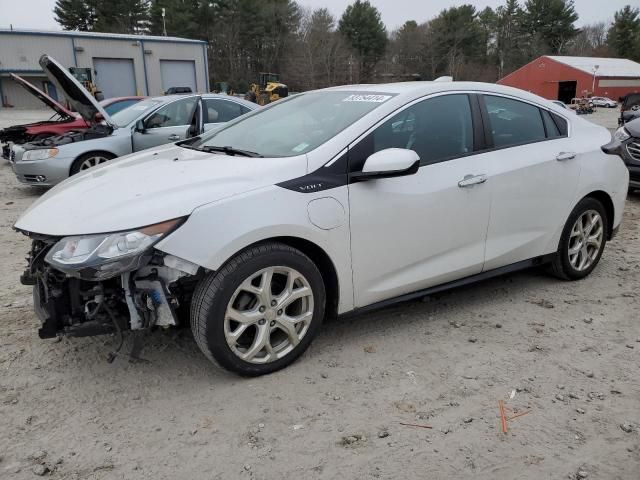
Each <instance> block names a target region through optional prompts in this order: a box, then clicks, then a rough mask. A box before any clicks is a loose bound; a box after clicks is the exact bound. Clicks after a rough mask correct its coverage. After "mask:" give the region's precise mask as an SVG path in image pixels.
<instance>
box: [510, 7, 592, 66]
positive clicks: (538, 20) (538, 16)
mask: <svg viewBox="0 0 640 480" xmlns="http://www.w3.org/2000/svg"><path fill="white" fill-rule="evenodd" d="M576 20H578V14H577V13H576V11H575V8H574V6H573V0H527V1H526V2H525V5H524V11H523V13H522V27H523V30H524V31H525V32H527V33H528V35H529V37H530V50H531V52H530V53H531V54H532V55H537V54H540V53H552V54H560V53H563V50H564V48H565V47H566V45H567V43H568V42H569V41H570V40H571V39H572V38H574V37H575V36H576V35H577V34H578V32H579V31H580V30H578V29H577V28H576V27H575V26H574V23H575V22H576ZM541 50H542V51H541Z"/></svg>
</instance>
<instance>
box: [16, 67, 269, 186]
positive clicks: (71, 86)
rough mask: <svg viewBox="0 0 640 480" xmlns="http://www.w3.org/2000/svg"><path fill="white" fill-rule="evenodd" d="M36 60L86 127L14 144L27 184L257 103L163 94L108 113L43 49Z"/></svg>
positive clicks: (186, 132) (190, 132)
mask: <svg viewBox="0 0 640 480" xmlns="http://www.w3.org/2000/svg"><path fill="white" fill-rule="evenodd" d="M40 65H41V66H42V69H43V70H44V71H45V73H46V74H47V76H48V77H49V79H50V81H51V82H52V83H53V84H54V85H56V87H57V88H58V89H59V90H60V91H63V90H64V91H65V94H66V96H67V98H69V99H71V100H70V103H71V104H72V106H73V108H75V109H76V110H77V111H78V113H79V114H80V115H81V116H82V118H83V119H84V121H86V122H87V123H88V124H90V125H91V127H90V128H88V129H86V130H83V131H80V132H70V133H68V134H66V135H61V136H56V137H50V138H46V139H44V140H40V141H36V142H31V143H26V144H24V145H14V146H13V147H12V151H11V164H12V166H13V169H14V172H15V173H16V176H17V177H18V180H19V181H20V182H22V183H25V184H28V185H40V186H53V185H55V184H57V183H59V182H61V181H62V180H64V179H66V178H68V177H69V176H71V175H74V174H76V173H78V172H80V171H81V170H86V169H88V168H91V167H94V166H96V165H98V164H101V163H104V162H106V161H108V160H111V159H113V158H116V157H120V156H122V155H127V154H129V153H132V152H136V151H138V150H144V149H146V148H150V147H155V146H158V145H162V144H165V143H170V142H177V141H178V140H184V139H185V138H189V137H194V136H197V135H200V134H201V133H203V132H205V131H208V130H211V129H215V128H219V127H220V126H221V125H222V124H223V123H224V122H227V121H229V120H233V119H234V118H236V117H239V116H240V115H243V114H245V113H247V112H250V111H251V110H254V109H256V108H259V107H258V106H257V105H255V104H253V103H251V102H247V101H244V100H241V99H238V98H235V97H229V96H227V95H215V94H204V95H193V94H192V95H167V96H162V97H154V98H148V99H146V100H143V101H141V102H139V103H137V104H135V105H132V106H130V107H128V108H125V109H124V110H121V111H119V112H116V113H115V114H113V115H109V114H108V113H107V112H106V110H105V109H104V108H103V107H102V106H101V105H100V104H99V103H97V102H96V100H95V99H94V98H93V96H92V95H90V94H89V93H88V92H87V91H86V90H85V89H84V87H82V85H81V84H80V83H78V82H77V80H76V79H75V78H74V77H73V76H72V75H70V74H69V72H67V70H66V69H65V68H64V67H62V66H61V65H60V64H59V63H57V62H56V61H55V60H54V59H52V58H51V57H48V56H47V55H44V56H43V57H42V58H41V59H40ZM63 86H64V87H63ZM247 134H248V135H249V134H252V132H247Z"/></svg>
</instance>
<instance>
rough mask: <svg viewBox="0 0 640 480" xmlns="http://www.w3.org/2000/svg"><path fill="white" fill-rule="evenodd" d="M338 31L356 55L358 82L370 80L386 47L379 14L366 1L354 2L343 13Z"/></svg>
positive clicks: (383, 28)
mask: <svg viewBox="0 0 640 480" xmlns="http://www.w3.org/2000/svg"><path fill="white" fill-rule="evenodd" d="M338 30H339V31H340V33H342V34H343V35H344V36H345V37H346V39H347V41H348V42H349V43H350V44H351V46H352V47H353V49H354V50H355V51H356V53H357V54H358V57H359V58H358V60H359V63H360V75H361V78H360V81H367V80H370V78H371V75H372V74H373V69H374V67H375V65H376V64H377V63H378V61H379V60H380V59H381V58H382V56H383V55H384V52H385V50H386V46H387V30H386V28H385V26H384V23H382V18H381V17H380V12H379V11H378V9H377V8H376V7H374V6H373V5H371V4H370V3H369V2H368V1H361V0H356V1H355V2H354V3H353V4H352V5H349V6H348V7H347V9H346V10H345V12H344V13H343V15H342V18H341V19H340V23H339V25H338Z"/></svg>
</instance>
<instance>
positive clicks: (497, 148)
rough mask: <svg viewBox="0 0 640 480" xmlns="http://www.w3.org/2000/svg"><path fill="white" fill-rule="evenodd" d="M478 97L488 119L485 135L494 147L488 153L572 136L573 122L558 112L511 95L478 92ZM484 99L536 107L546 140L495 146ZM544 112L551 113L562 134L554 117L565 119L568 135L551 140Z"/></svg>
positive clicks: (485, 123) (485, 124) (484, 115)
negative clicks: (499, 98) (495, 99)
mask: <svg viewBox="0 0 640 480" xmlns="http://www.w3.org/2000/svg"><path fill="white" fill-rule="evenodd" d="M478 97H480V98H479V100H480V108H481V111H482V114H483V119H486V121H485V122H484V129H485V135H486V136H487V137H488V143H490V144H491V145H492V147H491V148H489V149H487V150H486V151H498V150H504V149H505V148H515V147H521V146H523V145H533V144H534V143H541V142H552V141H554V140H560V139H563V138H569V137H570V136H571V122H569V120H568V119H567V118H565V117H564V116H563V115H560V114H557V113H556V112H553V111H551V110H549V109H548V108H545V107H543V106H541V105H538V104H536V103H533V102H529V101H527V100H525V99H522V98H519V97H514V96H511V95H504V94H501V93H494V92H478ZM484 97H503V98H507V99H509V100H514V101H517V102H522V103H526V104H527V105H531V106H532V107H536V108H537V109H538V114H539V115H540V121H541V122H542V127H543V128H544V138H543V139H542V140H533V141H531V142H521V143H514V144H513V145H505V146H503V147H496V146H495V145H493V134H492V133H491V122H490V120H489V111H488V110H487V104H486V102H485V98H484ZM542 110H546V111H547V113H549V115H550V116H551V120H552V121H553V122H554V123H555V124H556V126H557V127H558V130H559V131H560V132H562V129H561V128H560V126H559V125H558V124H557V122H556V120H555V119H554V118H553V117H554V115H558V116H559V117H560V118H562V119H564V120H565V121H566V122H567V133H566V134H565V135H560V136H558V137H553V138H549V135H548V133H547V126H546V125H545V123H544V118H542Z"/></svg>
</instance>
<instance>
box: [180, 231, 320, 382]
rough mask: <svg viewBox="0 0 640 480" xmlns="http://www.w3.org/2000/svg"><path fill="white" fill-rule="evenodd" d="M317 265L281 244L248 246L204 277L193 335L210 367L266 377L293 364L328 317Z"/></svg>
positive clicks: (193, 317) (196, 303)
mask: <svg viewBox="0 0 640 480" xmlns="http://www.w3.org/2000/svg"><path fill="white" fill-rule="evenodd" d="M325 303H326V299H325V287H324V282H323V279H322V275H321V274H320V271H319V270H318V268H317V267H316V265H315V264H314V263H313V262H312V261H311V259H310V258H309V257H307V256H306V255H305V254H304V253H302V252H301V251H300V250H297V249H295V248H293V247H290V246H288V245H285V244H282V243H275V242H274V243H266V244H263V245H258V246H256V247H251V248H249V249H247V250H245V251H244V252H242V253H240V254H238V255H236V256H235V257H234V258H232V259H231V260H229V261H228V262H227V263H226V264H225V265H224V266H223V267H222V268H221V269H220V270H219V271H217V272H215V273H211V274H209V275H208V276H207V277H205V278H204V279H203V280H202V281H201V282H200V284H199V285H198V287H197V288H196V291H195V292H194V296H193V301H192V304H191V331H192V332H193V336H194V338H195V340H196V343H197V344H198V346H199V347H200V349H201V350H202V352H203V353H204V354H205V355H206V356H207V358H209V359H210V360H212V361H214V363H217V364H219V365H220V366H222V367H224V368H226V369H227V370H230V371H232V372H235V373H238V374H240V375H244V376H258V375H264V374H268V373H271V372H275V371H276V370H280V369H281V368H284V367H286V366H288V365H289V364H291V363H292V362H293V361H294V360H296V359H297V358H298V357H299V356H300V355H301V354H302V353H303V352H304V351H305V350H306V349H307V347H308V346H309V344H310V343H311V341H312V340H313V338H314V336H315V335H316V333H317V332H318V329H319V327H320V325H321V323H322V320H323V317H324V313H325Z"/></svg>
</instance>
